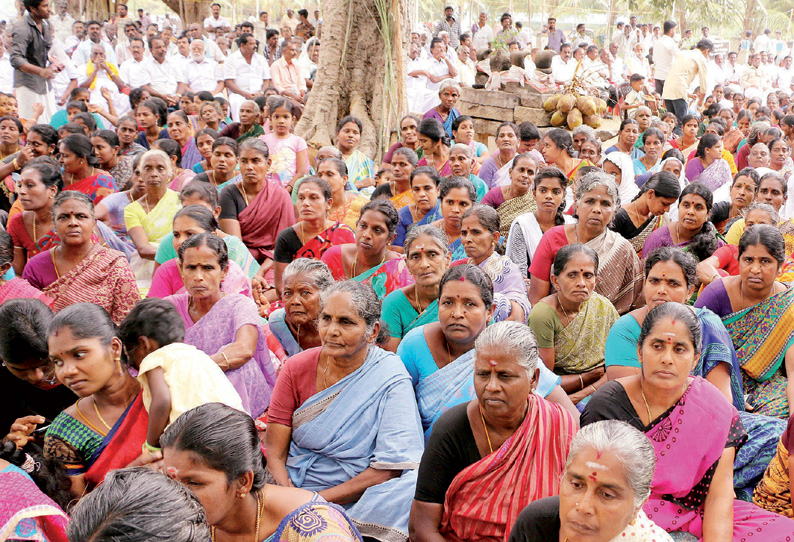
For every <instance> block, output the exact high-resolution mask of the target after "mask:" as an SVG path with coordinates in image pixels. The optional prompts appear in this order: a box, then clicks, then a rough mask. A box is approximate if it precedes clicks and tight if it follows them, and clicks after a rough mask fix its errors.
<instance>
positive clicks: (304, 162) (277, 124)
mask: <svg viewBox="0 0 794 542" xmlns="http://www.w3.org/2000/svg"><path fill="white" fill-rule="evenodd" d="M269 103H270V106H269V109H270V115H269V117H268V118H269V120H270V129H271V130H272V132H270V133H269V134H265V135H263V136H259V139H261V140H262V141H264V142H265V144H266V145H267V148H268V150H269V151H270V162H271V166H270V172H271V173H272V174H273V175H275V176H276V177H278V180H279V182H280V183H281V185H282V186H287V185H289V186H294V185H295V182H296V181H297V180H298V179H300V178H301V177H304V176H305V175H307V174H308V173H309V148H308V147H307V145H306V141H305V140H304V139H303V138H302V137H300V136H297V135H295V134H293V133H292V124H293V122H294V121H295V115H294V106H293V105H292V102H291V101H290V100H288V99H286V98H273V99H272V101H270V102H269Z"/></svg>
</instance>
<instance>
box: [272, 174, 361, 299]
mask: <svg viewBox="0 0 794 542" xmlns="http://www.w3.org/2000/svg"><path fill="white" fill-rule="evenodd" d="M331 195H332V191H331V185H330V184H328V182H327V181H325V180H323V179H320V178H319V177H307V178H306V179H304V181H303V182H302V183H301V184H300V186H299V187H298V218H299V219H300V221H299V222H298V223H296V224H295V225H294V226H292V227H291V228H287V229H285V230H282V231H281V232H280V233H279V234H278V238H277V239H276V248H275V250H274V258H273V259H274V260H275V286H276V290H277V292H278V294H279V296H280V295H281V275H282V273H284V268H285V267H287V265H289V263H290V262H292V260H294V259H295V258H311V259H314V260H319V259H320V258H322V256H323V254H325V251H326V250H328V249H329V248H331V247H332V246H334V245H343V244H345V243H355V233H354V232H353V229H352V228H351V227H350V226H347V225H346V224H342V223H341V222H334V221H331V220H328V212H329V211H330V209H331V205H332V204H333V200H332V198H331Z"/></svg>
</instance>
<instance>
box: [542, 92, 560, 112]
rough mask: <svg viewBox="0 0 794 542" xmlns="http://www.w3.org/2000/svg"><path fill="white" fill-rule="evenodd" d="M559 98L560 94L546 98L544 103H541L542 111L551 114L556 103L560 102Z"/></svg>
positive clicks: (555, 107)
mask: <svg viewBox="0 0 794 542" xmlns="http://www.w3.org/2000/svg"><path fill="white" fill-rule="evenodd" d="M560 98H562V94H555V95H554V96H549V97H548V98H546V101H545V102H543V109H545V110H546V111H547V112H549V113H551V112H552V111H554V110H555V109H557V102H559V101H560Z"/></svg>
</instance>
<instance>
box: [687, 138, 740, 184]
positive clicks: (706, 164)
mask: <svg viewBox="0 0 794 542" xmlns="http://www.w3.org/2000/svg"><path fill="white" fill-rule="evenodd" d="M686 178H687V179H689V182H691V183H694V182H698V183H700V184H702V185H704V186H706V187H707V188H708V189H709V190H711V191H712V192H715V191H716V190H717V189H718V188H720V187H721V186H723V185H724V184H726V183H727V184H728V185H730V183H731V181H732V180H733V173H731V167H730V165H729V164H728V162H726V161H725V159H724V158H722V139H720V137H719V136H718V135H716V134H706V135H704V136H703V137H702V138H701V139H700V142H699V143H698V148H697V151H695V156H694V158H692V159H691V160H690V161H689V162H687V164H686ZM726 195H727V193H726Z"/></svg>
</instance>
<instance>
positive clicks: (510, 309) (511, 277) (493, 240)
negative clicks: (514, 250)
mask: <svg viewBox="0 0 794 542" xmlns="http://www.w3.org/2000/svg"><path fill="white" fill-rule="evenodd" d="M499 225H500V221H499V214H498V213H497V212H496V210H495V209H494V208H493V207H488V206H487V205H475V206H474V207H472V208H471V209H469V210H468V211H466V212H465V213H464V214H463V221H462V223H461V231H460V240H461V243H462V244H463V248H464V250H465V251H466V256H468V258H467V259H466V260H460V261H458V262H455V263H453V264H452V265H457V264H461V263H471V264H474V265H476V266H477V267H479V268H480V269H482V270H483V271H485V274H486V275H488V277H489V278H490V279H491V280H492V281H493V289H494V294H495V295H494V303H495V304H496V312H495V321H497V322H498V321H501V320H515V321H516V322H524V323H526V321H527V317H528V316H529V310H530V308H531V306H530V304H529V297H527V286H526V283H525V282H524V277H523V274H522V273H521V271H520V270H519V269H518V266H517V265H516V264H514V263H513V260H511V259H510V258H508V257H507V256H504V255H502V254H499V253H497V252H496V250H495V249H496V246H497V245H499V246H500V247H501V244H499V238H500V234H499ZM505 314H506V315H507V316H506V317H504V316H502V315H505Z"/></svg>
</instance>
